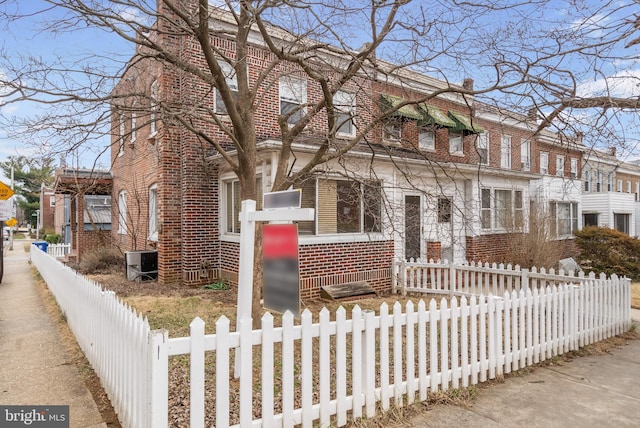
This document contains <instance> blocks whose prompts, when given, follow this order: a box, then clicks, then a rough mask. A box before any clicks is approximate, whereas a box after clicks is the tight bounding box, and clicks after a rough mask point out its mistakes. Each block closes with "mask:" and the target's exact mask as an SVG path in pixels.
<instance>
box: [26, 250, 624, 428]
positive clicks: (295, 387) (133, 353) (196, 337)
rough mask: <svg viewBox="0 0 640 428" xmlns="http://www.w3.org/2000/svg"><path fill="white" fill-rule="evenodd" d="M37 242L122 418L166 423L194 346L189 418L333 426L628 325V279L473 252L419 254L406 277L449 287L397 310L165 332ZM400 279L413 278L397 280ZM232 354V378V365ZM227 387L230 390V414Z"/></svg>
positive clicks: (44, 267) (41, 263)
mask: <svg viewBox="0 0 640 428" xmlns="http://www.w3.org/2000/svg"><path fill="white" fill-rule="evenodd" d="M36 253H40V254H33V255H32V260H33V262H34V264H35V265H36V266H37V268H38V270H39V271H40V272H41V275H42V276H43V278H44V279H45V281H47V283H48V284H49V287H50V288H51V290H52V293H53V294H54V295H55V296H56V300H57V301H58V303H59V305H60V307H61V308H62V311H63V312H64V313H65V315H66V316H67V320H68V322H69V325H70V327H71V329H72V331H73V332H74V334H75V335H76V336H77V340H78V343H79V344H80V346H81V348H82V349H83V350H84V352H85V355H87V359H88V360H89V361H90V362H91V364H92V365H93V366H94V369H95V370H96V372H97V373H98V375H99V376H100V378H101V381H102V383H103V386H104V387H105V390H106V391H107V393H108V394H109V397H110V399H111V401H112V403H113V405H114V408H115V409H116V411H117V413H118V417H119V419H120V421H121V423H122V425H123V426H124V427H163V426H168V412H169V409H168V400H169V390H168V379H169V364H168V359H169V357H170V356H174V355H189V358H190V369H189V370H190V426H192V427H202V426H206V425H212V424H214V423H215V426H216V427H222V428H224V427H229V426H234V427H235V426H243V427H244V426H251V427H256V426H268V427H292V426H295V425H302V426H314V425H317V424H319V425H320V426H334V425H335V426H338V427H340V426H344V425H346V424H347V422H348V420H349V418H352V419H353V418H359V417H365V416H366V417H372V416H373V415H374V414H375V411H376V406H377V405H378V403H379V404H380V407H381V408H382V409H383V410H388V409H389V408H390V406H391V400H392V399H393V402H394V404H395V405H398V406H402V405H405V404H407V403H411V402H413V401H414V400H415V399H419V400H424V399H426V398H427V395H428V394H429V393H433V392H437V391H446V390H447V389H449V388H459V387H467V386H469V385H474V384H477V383H478V382H481V381H484V380H486V379H491V378H495V377H496V376H499V375H502V374H503V373H510V372H511V371H514V370H518V369H521V368H523V367H527V366H529V365H531V364H535V363H538V362H540V361H544V360H545V359H549V358H552V357H554V356H556V355H559V354H561V353H564V352H568V351H571V350H574V349H577V347H580V346H584V345H586V344H589V343H592V342H594V341H596V340H602V339H603V338H607V337H611V336H612V335H615V334H619V333H621V332H623V331H625V330H626V329H628V328H629V326H630V312H629V309H628V307H629V305H630V300H629V299H630V291H629V281H628V280H627V279H626V278H618V277H617V276H612V277H611V278H606V277H602V276H600V277H598V278H596V277H595V276H591V275H590V276H584V275H583V276H579V275H578V276H575V275H567V274H565V273H564V272H559V273H558V274H556V273H555V272H553V271H550V272H549V274H547V273H546V272H545V271H544V270H543V269H540V270H539V271H538V270H536V269H532V270H530V271H525V270H521V269H520V267H519V266H510V265H507V266H498V265H488V264H481V263H478V264H469V265H468V266H462V267H460V266H456V267H455V269H453V270H451V269H448V268H447V266H449V265H448V264H446V265H445V264H442V263H440V264H438V263H430V264H428V265H427V266H426V267H424V266H423V267H419V266H418V264H416V263H415V262H414V266H412V267H411V269H409V268H407V269H406V270H405V271H404V274H403V275H404V276H405V277H406V278H407V281H408V282H410V283H411V284H413V285H414V286H415V287H417V286H418V284H422V285H421V287H422V286H424V285H425V284H427V285H428V286H429V287H430V286H431V284H434V283H435V286H436V287H437V288H436V289H437V290H438V291H439V292H440V293H441V294H449V293H450V292H452V290H456V293H455V294H454V295H453V296H451V297H450V298H444V297H443V298H442V299H440V300H437V299H431V300H430V301H429V302H428V304H427V303H426V302H425V301H422V300H421V301H419V302H418V304H417V307H416V306H414V303H413V302H411V301H409V302H407V303H406V304H405V305H404V307H403V305H401V304H400V303H399V302H396V303H395V304H394V305H393V308H392V311H391V313H390V312H389V307H388V306H387V304H386V303H385V304H382V305H381V306H380V310H379V312H378V313H377V314H376V313H374V312H372V311H363V310H362V309H361V308H360V307H359V306H357V305H356V306H354V307H353V309H352V310H351V313H350V314H347V311H346V310H345V309H344V308H340V309H339V310H338V311H337V312H336V315H335V320H334V321H331V317H330V314H329V312H328V311H327V310H326V309H325V310H323V311H322V312H321V313H320V314H319V321H318V322H317V323H313V322H312V316H311V313H310V312H309V311H307V310H305V311H304V312H303V313H302V315H301V317H300V321H296V320H295V319H294V317H293V315H292V314H291V313H286V314H285V315H284V316H283V317H282V324H281V327H274V318H273V316H272V315H271V314H266V315H265V316H264V317H263V318H262V319H261V323H262V326H261V329H259V330H252V327H251V324H252V323H251V320H250V319H241V320H239V326H240V331H239V332H230V323H229V320H228V319H227V318H226V317H224V316H223V317H220V318H219V319H218V320H217V321H216V323H215V333H214V334H205V324H204V322H203V321H202V320H201V319H199V318H196V319H194V320H193V322H192V323H191V330H190V336H188V337H183V338H169V337H168V335H167V333H166V331H151V330H150V328H149V323H148V321H147V320H146V319H145V318H144V317H143V316H142V315H141V314H138V313H136V311H135V310H133V309H132V308H130V307H129V306H128V305H126V304H123V303H122V302H121V301H120V300H119V299H118V298H117V297H116V296H115V295H114V293H112V292H109V291H105V290H102V289H101V287H100V286H99V285H97V284H94V283H92V282H91V281H88V280H86V278H83V277H81V276H79V275H77V274H75V272H73V271H72V270H70V269H69V268H67V267H65V266H64V265H63V264H61V263H60V262H58V261H56V260H55V258H54V257H51V256H49V255H47V254H46V253H44V252H36ZM403 275H399V276H398V277H399V278H400V277H402V276H403ZM545 275H546V276H545ZM559 278H564V279H565V280H568V279H571V281H562V280H560V279H559ZM411 281H412V282H411ZM458 282H465V284H463V285H462V286H460V287H459V286H458ZM63 284H64V285H63ZM399 286H400V288H399V290H402V289H405V290H406V289H407V287H405V286H406V284H405V283H401V284H399ZM415 287H414V288H415ZM460 290H464V293H459V292H458V291H460ZM486 291H489V292H495V293H496V294H495V295H494V294H492V293H487V294H484V292H486ZM476 292H479V294H477V295H476V294H475V293H476ZM457 295H460V297H457ZM211 352H213V353H215V390H216V394H215V397H211V399H212V400H213V401H214V407H215V411H214V413H215V414H214V415H210V414H207V413H205V400H207V397H206V390H205V383H206V382H207V378H206V371H205V364H206V361H207V360H206V355H207V353H211ZM278 352H279V355H278V356H276V354H277V353H278ZM258 355H259V356H258ZM234 356H235V358H238V359H239V365H238V367H239V373H237V374H238V375H239V379H233V376H231V374H232V372H231V367H232V361H231V358H232V357H234ZM254 360H256V361H254ZM238 390H239V391H238ZM232 391H233V393H232ZM275 391H280V393H278V394H276V393H274V392H275ZM237 392H239V394H237ZM258 395H259V399H258V400H257V403H258V404H257V405H258V406H260V407H259V408H256V404H255V403H254V396H258ZM230 397H236V398H233V399H238V402H237V403H236V404H237V405H234V406H233V408H237V409H238V410H237V411H236V412H234V413H231V412H232V406H231V403H230V401H229V400H230ZM296 397H299V399H298V400H296ZM208 411H209V410H207V412H208ZM208 418H212V419H208ZM232 421H238V422H237V423H239V425H232V423H234V424H235V423H236V422H232Z"/></svg>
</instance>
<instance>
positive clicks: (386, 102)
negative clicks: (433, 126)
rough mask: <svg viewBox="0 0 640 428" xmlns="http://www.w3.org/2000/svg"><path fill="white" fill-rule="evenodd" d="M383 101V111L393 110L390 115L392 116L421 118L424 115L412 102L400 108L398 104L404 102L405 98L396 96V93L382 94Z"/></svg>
mask: <svg viewBox="0 0 640 428" xmlns="http://www.w3.org/2000/svg"><path fill="white" fill-rule="evenodd" d="M380 97H381V102H382V111H383V112H387V111H390V110H393V111H392V112H391V113H390V115H391V116H399V117H405V118H407V119H413V120H420V119H422V115H421V114H420V113H418V111H417V110H416V109H415V107H414V106H413V105H411V104H407V105H405V106H402V107H400V108H398V105H400V104H402V103H403V102H404V101H405V100H404V99H403V98H401V97H396V96H394V95H387V94H382V95H381V96H380Z"/></svg>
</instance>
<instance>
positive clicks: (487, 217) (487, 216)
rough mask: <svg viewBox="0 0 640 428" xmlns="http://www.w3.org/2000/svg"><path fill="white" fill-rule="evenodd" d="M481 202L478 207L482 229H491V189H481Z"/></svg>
mask: <svg viewBox="0 0 640 428" xmlns="http://www.w3.org/2000/svg"><path fill="white" fill-rule="evenodd" d="M481 199H482V204H481V207H480V215H481V223H482V228H483V229H491V189H482V197H481Z"/></svg>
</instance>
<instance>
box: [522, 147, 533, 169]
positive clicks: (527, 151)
mask: <svg viewBox="0 0 640 428" xmlns="http://www.w3.org/2000/svg"><path fill="white" fill-rule="evenodd" d="M520 168H521V169H522V170H523V171H530V170H531V141H529V140H522V143H521V144H520Z"/></svg>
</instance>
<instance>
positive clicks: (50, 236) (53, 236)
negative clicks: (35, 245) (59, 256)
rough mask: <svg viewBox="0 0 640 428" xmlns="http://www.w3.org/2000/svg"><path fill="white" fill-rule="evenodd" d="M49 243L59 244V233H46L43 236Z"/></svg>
mask: <svg viewBox="0 0 640 428" xmlns="http://www.w3.org/2000/svg"><path fill="white" fill-rule="evenodd" d="M43 239H44V240H45V241H47V242H48V243H49V244H59V243H60V235H58V234H57V233H47V234H46V235H44V238H43Z"/></svg>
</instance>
